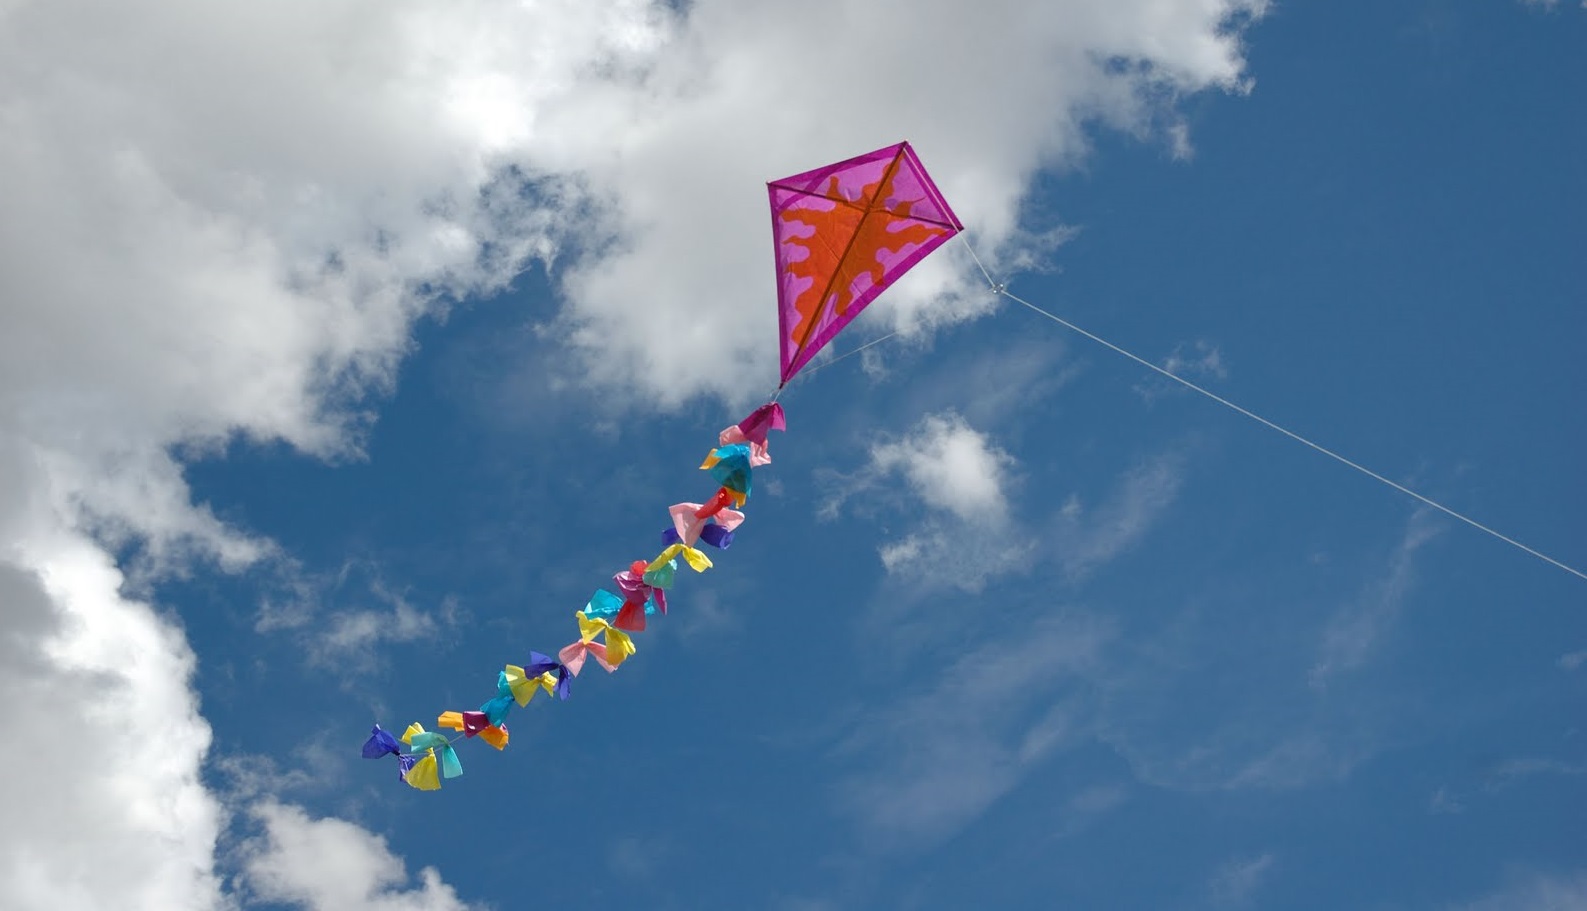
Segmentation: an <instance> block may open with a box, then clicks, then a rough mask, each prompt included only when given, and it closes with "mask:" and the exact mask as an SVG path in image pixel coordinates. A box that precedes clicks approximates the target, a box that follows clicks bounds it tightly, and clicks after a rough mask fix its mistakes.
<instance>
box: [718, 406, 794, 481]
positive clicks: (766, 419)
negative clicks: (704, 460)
mask: <svg viewBox="0 0 1587 911" xmlns="http://www.w3.org/2000/svg"><path fill="white" fill-rule="evenodd" d="M787 429H788V421H787V418H785V417H784V416H783V413H782V406H781V405H779V404H777V403H776V402H771V403H770V404H766V405H762V406H760V407H759V408H756V409H755V410H754V411H752V412H750V413H749V417H747V418H745V419H744V420H742V421H739V422H738V423H737V424H734V425H733V426H732V427H728V428H727V429H725V430H723V431H722V432H721V433H720V434H718V435H717V441H718V445H721V446H728V445H731V444H733V443H748V444H749V464H750V466H751V467H753V468H759V467H760V466H762V465H770V464H771V451H770V450H769V449H768V448H767V446H766V434H768V433H770V432H771V431H773V430H787Z"/></svg>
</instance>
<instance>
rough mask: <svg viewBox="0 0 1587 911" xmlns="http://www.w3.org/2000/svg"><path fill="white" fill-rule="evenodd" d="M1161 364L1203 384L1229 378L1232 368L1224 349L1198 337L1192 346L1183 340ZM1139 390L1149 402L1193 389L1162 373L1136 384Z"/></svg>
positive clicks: (1170, 371) (1140, 394) (1136, 389)
mask: <svg viewBox="0 0 1587 911" xmlns="http://www.w3.org/2000/svg"><path fill="white" fill-rule="evenodd" d="M1158 366H1160V367H1162V368H1163V369H1164V370H1167V371H1168V372H1169V373H1172V374H1174V375H1175V376H1179V377H1183V378H1185V379H1187V380H1190V381H1191V382H1193V383H1197V384H1198V385H1201V384H1202V383H1203V382H1204V381H1205V380H1207V379H1216V380H1222V379H1228V377H1229V368H1228V365H1227V364H1225V363H1224V360H1223V351H1222V349H1220V348H1219V347H1218V346H1217V345H1214V344H1213V343H1211V342H1208V341H1202V340H1197V341H1195V342H1191V343H1189V344H1188V345H1187V344H1185V343H1180V344H1178V345H1175V346H1174V350H1173V351H1170V352H1169V353H1168V357H1165V358H1163V361H1162V363H1161V364H1159V365H1158ZM1135 392H1136V394H1138V395H1139V396H1140V397H1141V398H1142V399H1144V400H1145V401H1146V403H1147V404H1151V403H1153V402H1155V401H1157V400H1158V399H1159V398H1162V397H1163V396H1165V395H1168V394H1170V393H1175V392H1189V390H1187V389H1186V388H1185V387H1184V386H1181V385H1180V384H1178V383H1175V382H1174V381H1172V380H1170V379H1168V378H1166V377H1164V376H1162V375H1160V374H1153V375H1151V376H1149V377H1147V378H1146V379H1143V380H1141V381H1140V382H1139V383H1136V384H1135Z"/></svg>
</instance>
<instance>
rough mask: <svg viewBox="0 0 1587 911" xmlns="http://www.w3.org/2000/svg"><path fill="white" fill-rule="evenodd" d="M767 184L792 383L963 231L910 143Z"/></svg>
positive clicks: (781, 326)
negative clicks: (905, 277)
mask: <svg viewBox="0 0 1587 911" xmlns="http://www.w3.org/2000/svg"><path fill="white" fill-rule="evenodd" d="M766 187H767V192H768V193H769V194H770V196H771V229H772V238H773V240H774V241H775V243H776V250H777V323H778V330H779V332H778V341H779V343H780V344H781V349H782V385H784V386H786V385H788V381H789V380H791V379H793V377H794V374H796V373H798V372H799V370H800V368H802V367H804V366H805V364H807V363H809V362H810V359H811V358H812V357H815V355H816V353H817V352H818V351H820V350H821V349H822V348H823V347H824V346H825V345H826V344H827V343H828V342H830V341H832V339H833V338H834V337H835V336H836V335H837V334H838V333H839V332H841V331H842V330H843V327H844V326H847V325H848V324H849V323H850V322H851V321H852V320H853V319H854V318H855V317H856V316H859V315H860V311H861V310H864V309H865V308H866V307H867V306H869V305H870V303H871V302H872V301H874V300H875V299H876V297H877V295H879V294H881V293H882V291H884V290H886V288H887V286H888V285H891V284H892V283H893V282H895V281H897V280H898V279H899V278H900V277H901V276H902V275H903V274H904V273H905V272H907V271H909V269H910V268H911V267H913V266H914V265H915V264H916V263H918V262H920V261H921V260H922V259H925V258H926V256H927V254H929V253H931V251H933V250H935V249H937V248H938V247H940V246H942V245H943V244H944V243H946V242H947V241H948V240H949V239H951V238H952V237H953V236H954V235H955V234H958V233H959V232H960V231H962V230H964V225H962V224H960V222H959V219H958V217H957V216H955V215H954V214H953V210H952V209H950V208H948V202H947V200H945V199H943V198H942V193H941V192H940V191H938V189H937V185H936V184H935V183H933V182H932V180H931V176H930V175H928V174H927V173H926V169H925V167H923V166H922V165H921V163H920V159H919V158H918V157H916V155H915V150H914V149H912V148H910V145H909V143H907V142H901V143H899V144H897V145H894V146H888V147H887V148H885V149H877V150H876V151H874V152H871V153H869V154H866V155H860V156H858V157H855V158H850V159H848V160H847V161H840V162H838V163H837V164H830V165H827V166H826V167H823V168H816V169H815V170H813V171H806V172H804V173H803V174H795V175H794V176H792V177H785V178H783V179H782V180H774V181H772V182H771V183H769V184H767V185H766Z"/></svg>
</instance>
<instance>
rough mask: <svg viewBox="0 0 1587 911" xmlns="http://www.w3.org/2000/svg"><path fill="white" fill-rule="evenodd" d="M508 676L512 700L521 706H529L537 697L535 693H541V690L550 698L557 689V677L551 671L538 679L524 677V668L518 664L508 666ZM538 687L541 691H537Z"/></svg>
mask: <svg viewBox="0 0 1587 911" xmlns="http://www.w3.org/2000/svg"><path fill="white" fill-rule="evenodd" d="M506 674H507V687H508V688H509V689H511V690H512V698H513V699H514V700H516V701H517V702H518V704H519V705H520V706H524V705H528V704H529V701H530V700H531V699H533V698H534V697H535V693H537V692H539V689H543V690H545V691H546V695H547V696H549V695H551V693H552V691H554V690H555V689H556V688H557V677H556V675H555V674H553V673H551V672H550V671H546V672H545V673H543V674H541V675H539V676H538V677H528V676H525V675H524V669H523V668H521V667H519V666H518V665H516V664H509V665H507V670H506ZM536 687H539V689H536Z"/></svg>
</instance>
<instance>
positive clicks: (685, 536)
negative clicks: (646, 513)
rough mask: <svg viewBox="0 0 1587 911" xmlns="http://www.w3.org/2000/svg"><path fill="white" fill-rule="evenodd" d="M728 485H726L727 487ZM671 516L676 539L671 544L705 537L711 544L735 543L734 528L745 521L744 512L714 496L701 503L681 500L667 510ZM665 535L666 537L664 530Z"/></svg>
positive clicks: (684, 542)
mask: <svg viewBox="0 0 1587 911" xmlns="http://www.w3.org/2000/svg"><path fill="white" fill-rule="evenodd" d="M724 489H725V488H724ZM667 512H668V514H670V515H671V516H672V531H673V536H674V537H675V538H676V540H668V541H667V543H668V544H678V543H682V544H687V545H689V546H690V547H693V546H694V542H696V541H698V540H700V539H702V538H703V539H705V543H707V544H709V545H711V546H712V547H715V548H719V549H721V550H726V549H727V547H728V545H730V544H732V543H733V529H735V528H737V527H739V526H740V525H743V524H744V514H743V513H741V512H739V511H738V510H736V509H728V508H726V504H724V503H717V502H715V501H714V500H713V502H712V503H708V504H706V505H704V506H702V505H700V504H699V503H678V504H676V505H674V506H672V507H670V508H669V509H668V510H667ZM663 539H664V540H665V539H666V535H665V533H663Z"/></svg>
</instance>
